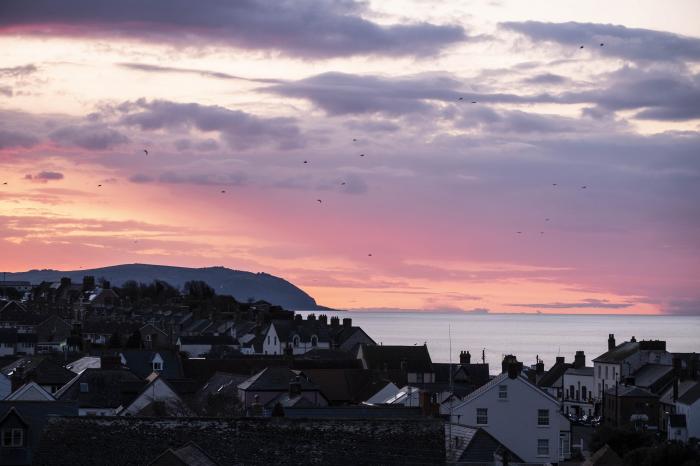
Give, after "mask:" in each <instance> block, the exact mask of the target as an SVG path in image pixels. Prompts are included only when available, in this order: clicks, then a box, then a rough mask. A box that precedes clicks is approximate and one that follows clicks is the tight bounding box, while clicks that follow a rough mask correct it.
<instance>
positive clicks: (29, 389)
mask: <svg viewBox="0 0 700 466" xmlns="http://www.w3.org/2000/svg"><path fill="white" fill-rule="evenodd" d="M5 399H6V400H9V401H12V400H17V401H20V400H26V401H42V400H44V401H56V398H54V396H53V395H52V394H51V393H49V392H47V391H46V390H44V389H43V388H41V386H40V385H39V384H37V383H36V382H29V383H25V384H24V385H22V386H21V387H19V388H18V389H17V390H15V391H14V392H12V393H10V394H9V395H8V396H7V397H5Z"/></svg>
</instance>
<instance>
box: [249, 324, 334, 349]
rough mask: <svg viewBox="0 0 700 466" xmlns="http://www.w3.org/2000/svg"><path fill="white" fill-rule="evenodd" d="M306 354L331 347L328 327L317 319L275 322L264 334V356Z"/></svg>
mask: <svg viewBox="0 0 700 466" xmlns="http://www.w3.org/2000/svg"><path fill="white" fill-rule="evenodd" d="M287 347H289V348H291V351H292V354H304V353H306V352H308V351H311V350H312V349H316V348H319V349H329V348H330V347H331V342H330V337H329V333H328V326H327V325H325V324H323V323H321V322H319V321H316V319H315V318H311V319H307V320H301V319H299V318H297V319H294V320H273V321H272V322H271V323H270V325H269V326H268V327H267V330H266V331H265V332H264V333H263V347H262V350H263V354H284V353H285V348H287Z"/></svg>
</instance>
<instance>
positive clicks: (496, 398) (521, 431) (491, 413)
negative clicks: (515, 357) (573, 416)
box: [451, 365, 571, 463]
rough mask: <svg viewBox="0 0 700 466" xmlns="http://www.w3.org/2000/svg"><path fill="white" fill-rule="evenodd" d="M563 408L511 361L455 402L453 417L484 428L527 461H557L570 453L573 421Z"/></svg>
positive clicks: (456, 420) (568, 456)
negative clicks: (496, 375)
mask: <svg viewBox="0 0 700 466" xmlns="http://www.w3.org/2000/svg"><path fill="white" fill-rule="evenodd" d="M560 409H561V408H560V405H559V402H558V401H557V400H556V399H555V398H554V397H552V396H551V395H549V394H548V393H546V392H544V391H543V390H541V389H540V388H538V387H537V386H535V385H533V384H532V383H530V382H529V381H528V380H527V379H526V378H525V377H523V376H521V375H520V373H519V371H518V370H517V368H516V367H515V365H511V366H510V367H509V368H508V372H505V373H502V374H501V375H499V376H498V377H496V378H494V379H493V380H491V381H490V382H489V383H487V384H486V385H483V386H482V387H480V388H478V389H477V390H475V391H474V392H472V393H471V394H469V395H467V397H466V398H465V399H464V400H463V401H461V402H459V403H457V404H455V405H454V406H453V407H452V409H451V414H452V416H451V421H452V422H454V423H457V424H462V425H469V426H473V427H479V428H482V429H483V430H485V431H486V432H488V433H489V434H490V435H491V436H493V437H494V438H496V439H497V440H498V441H499V442H501V443H502V444H503V445H504V446H506V447H507V448H508V449H509V450H511V451H512V452H513V453H515V454H516V455H518V456H519V457H520V458H522V459H523V461H525V462H532V463H558V462H560V461H562V460H565V459H568V458H570V457H571V424H570V422H569V420H568V419H567V418H566V417H564V416H563V415H562V414H561V412H560Z"/></svg>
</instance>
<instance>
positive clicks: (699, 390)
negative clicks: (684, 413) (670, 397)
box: [678, 382, 700, 405]
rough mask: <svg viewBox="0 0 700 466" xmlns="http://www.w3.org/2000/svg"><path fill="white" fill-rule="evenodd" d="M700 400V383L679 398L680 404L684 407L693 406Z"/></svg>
mask: <svg viewBox="0 0 700 466" xmlns="http://www.w3.org/2000/svg"><path fill="white" fill-rule="evenodd" d="M699 399H700V382H697V383H696V384H695V386H693V387H691V388H689V389H688V390H687V391H686V392H685V393H684V394H683V395H681V396H679V397H678V402H679V403H683V404H684V405H692V404H694V403H695V402H696V401H698V400H699Z"/></svg>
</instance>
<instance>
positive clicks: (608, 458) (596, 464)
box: [584, 444, 623, 466]
mask: <svg viewBox="0 0 700 466" xmlns="http://www.w3.org/2000/svg"><path fill="white" fill-rule="evenodd" d="M622 465H623V462H622V458H620V456H619V455H618V454H617V453H615V451H614V450H613V449H612V448H610V446H609V445H608V444H605V445H603V446H602V447H601V448H600V449H599V450H598V451H597V452H595V453H593V455H591V457H590V458H589V459H588V460H586V462H585V463H584V466H622Z"/></svg>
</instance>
